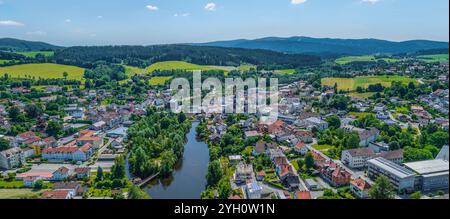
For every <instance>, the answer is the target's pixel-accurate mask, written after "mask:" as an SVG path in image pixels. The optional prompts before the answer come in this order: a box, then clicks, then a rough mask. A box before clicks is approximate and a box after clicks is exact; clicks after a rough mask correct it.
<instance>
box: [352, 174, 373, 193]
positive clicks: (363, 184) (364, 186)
mask: <svg viewBox="0 0 450 219" xmlns="http://www.w3.org/2000/svg"><path fill="white" fill-rule="evenodd" d="M350 183H351V184H352V185H354V186H356V187H357V188H358V189H360V190H361V191H367V190H369V189H370V187H371V186H370V185H369V183H368V182H367V181H366V180H364V179H362V178H361V177H359V178H357V179H354V180H352V181H351V182H350Z"/></svg>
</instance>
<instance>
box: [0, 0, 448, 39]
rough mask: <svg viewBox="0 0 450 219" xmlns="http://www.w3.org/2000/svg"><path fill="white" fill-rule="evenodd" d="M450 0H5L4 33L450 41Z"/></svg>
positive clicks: (1, 4)
mask: <svg viewBox="0 0 450 219" xmlns="http://www.w3.org/2000/svg"><path fill="white" fill-rule="evenodd" d="M448 26H449V2H448V0H426V1H425V0H0V37H15V38H21V39H27V40H39V41H46V42H50V43H54V44H58V45H64V46H69V45H96V44H99V45H108V44H130V45H131V44H132V45H136V44H139V45H149V44H165V43H187V42H206V41H216V40H229V39H241V38H248V39H253V38H259V37H266V36H282V37H286V36H311V37H332V38H380V39H387V40H394V41H402V40H409V39H430V40H439V41H448V38H449V29H448Z"/></svg>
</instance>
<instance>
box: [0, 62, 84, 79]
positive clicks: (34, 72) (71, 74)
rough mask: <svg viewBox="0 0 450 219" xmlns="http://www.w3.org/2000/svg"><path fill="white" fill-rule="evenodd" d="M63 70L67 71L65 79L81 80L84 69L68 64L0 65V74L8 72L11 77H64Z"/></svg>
mask: <svg viewBox="0 0 450 219" xmlns="http://www.w3.org/2000/svg"><path fill="white" fill-rule="evenodd" d="M63 72H67V73H68V77H67V79H72V80H83V75H84V69H83V68H79V67H76V66H70V65H60V64H53V63H41V64H23V65H13V66H8V67H0V74H5V73H8V74H9V75H10V76H11V77H13V78H25V77H35V78H64V76H63Z"/></svg>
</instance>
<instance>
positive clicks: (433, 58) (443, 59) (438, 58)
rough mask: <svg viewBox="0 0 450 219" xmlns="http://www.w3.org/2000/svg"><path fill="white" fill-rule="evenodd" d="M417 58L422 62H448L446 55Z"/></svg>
mask: <svg viewBox="0 0 450 219" xmlns="http://www.w3.org/2000/svg"><path fill="white" fill-rule="evenodd" d="M417 58H418V59H420V60H422V61H425V62H441V63H445V62H448V54H441V55H422V56H417Z"/></svg>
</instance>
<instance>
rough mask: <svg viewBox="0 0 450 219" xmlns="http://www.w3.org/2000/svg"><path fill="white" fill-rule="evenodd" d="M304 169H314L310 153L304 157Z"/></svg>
mask: <svg viewBox="0 0 450 219" xmlns="http://www.w3.org/2000/svg"><path fill="white" fill-rule="evenodd" d="M305 167H306V169H308V170H309V169H311V168H314V157H313V155H312V153H311V152H308V153H307V154H306V155H305Z"/></svg>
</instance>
